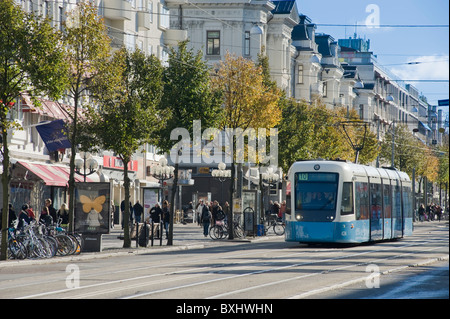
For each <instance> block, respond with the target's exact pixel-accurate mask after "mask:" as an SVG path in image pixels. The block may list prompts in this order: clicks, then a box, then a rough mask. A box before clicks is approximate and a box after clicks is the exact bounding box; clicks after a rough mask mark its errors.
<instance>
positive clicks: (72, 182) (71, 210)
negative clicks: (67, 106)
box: [69, 93, 79, 232]
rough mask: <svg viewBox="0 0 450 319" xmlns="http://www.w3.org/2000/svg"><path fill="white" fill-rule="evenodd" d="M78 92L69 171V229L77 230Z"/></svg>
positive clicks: (75, 95) (75, 98)
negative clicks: (76, 159)
mask: <svg viewBox="0 0 450 319" xmlns="http://www.w3.org/2000/svg"><path fill="white" fill-rule="evenodd" d="M78 99H79V96H78V94H76V93H75V94H74V99H73V100H74V115H73V129H72V138H71V139H70V144H71V146H70V164H69V168H70V173H69V231H70V232H73V231H75V155H76V154H77V149H76V142H77V140H76V136H77V134H78V133H77V121H78Z"/></svg>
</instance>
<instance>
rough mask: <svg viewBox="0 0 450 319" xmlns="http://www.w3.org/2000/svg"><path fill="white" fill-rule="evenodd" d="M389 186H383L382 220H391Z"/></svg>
mask: <svg viewBox="0 0 450 319" xmlns="http://www.w3.org/2000/svg"><path fill="white" fill-rule="evenodd" d="M391 195H392V194H391V185H389V184H383V205H384V218H391V211H392V202H391Z"/></svg>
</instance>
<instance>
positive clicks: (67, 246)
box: [55, 234, 74, 256]
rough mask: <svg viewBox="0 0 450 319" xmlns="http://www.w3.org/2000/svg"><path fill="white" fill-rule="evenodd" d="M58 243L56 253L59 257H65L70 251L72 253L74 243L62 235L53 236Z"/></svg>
mask: <svg viewBox="0 0 450 319" xmlns="http://www.w3.org/2000/svg"><path fill="white" fill-rule="evenodd" d="M55 238H56V240H57V241H58V253H59V254H60V255H61V256H67V255H68V254H70V253H71V252H72V251H74V243H73V240H72V239H71V238H70V237H69V236H67V235H64V234H59V235H56V236H55Z"/></svg>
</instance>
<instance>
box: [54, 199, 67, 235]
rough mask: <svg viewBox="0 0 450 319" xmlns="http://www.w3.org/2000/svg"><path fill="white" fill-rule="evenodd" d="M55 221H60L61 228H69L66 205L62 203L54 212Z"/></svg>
mask: <svg viewBox="0 0 450 319" xmlns="http://www.w3.org/2000/svg"><path fill="white" fill-rule="evenodd" d="M56 218H57V220H58V221H59V220H61V223H60V225H61V227H63V228H65V229H68V226H69V209H68V208H67V205H66V203H62V204H61V207H60V208H59V209H58V211H57V212H56Z"/></svg>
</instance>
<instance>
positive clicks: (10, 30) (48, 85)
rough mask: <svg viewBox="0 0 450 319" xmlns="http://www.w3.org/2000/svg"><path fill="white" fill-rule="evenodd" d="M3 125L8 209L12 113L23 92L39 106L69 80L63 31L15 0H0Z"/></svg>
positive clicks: (4, 219)
mask: <svg viewBox="0 0 450 319" xmlns="http://www.w3.org/2000/svg"><path fill="white" fill-rule="evenodd" d="M0 39H1V40H0V128H1V136H0V138H1V146H2V147H1V157H2V164H3V172H2V187H3V194H2V197H3V211H4V212H8V204H9V182H10V179H11V175H10V167H9V165H10V158H9V151H8V139H9V137H8V134H9V133H10V132H11V131H10V129H12V128H15V129H18V128H20V125H19V124H18V123H16V122H15V121H14V119H12V118H11V117H10V116H9V112H10V110H11V107H12V106H13V105H14V103H15V100H16V99H17V98H19V97H20V94H22V93H27V94H29V96H30V98H31V100H32V101H33V103H34V104H35V105H36V106H38V107H39V104H40V103H39V99H38V98H39V97H41V96H49V97H51V98H58V97H60V96H61V94H62V92H63V90H64V87H65V83H66V78H65V70H67V65H66V63H65V62H66V61H65V60H64V56H63V54H62V53H63V49H62V41H61V34H60V33H59V32H58V31H56V30H54V29H53V28H52V27H51V25H50V21H49V20H48V19H45V20H42V19H40V18H39V17H37V16H35V15H33V14H27V13H25V12H24V11H23V10H22V9H21V7H20V6H18V5H16V4H15V2H14V1H13V0H2V1H0ZM7 218H8V214H6V213H5V214H3V216H2V243H1V257H0V258H1V259H5V258H6V255H7V254H6V249H7V247H6V244H7V238H8V236H7V233H6V230H7V229H8V219H7Z"/></svg>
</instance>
